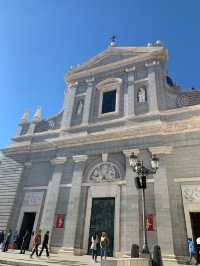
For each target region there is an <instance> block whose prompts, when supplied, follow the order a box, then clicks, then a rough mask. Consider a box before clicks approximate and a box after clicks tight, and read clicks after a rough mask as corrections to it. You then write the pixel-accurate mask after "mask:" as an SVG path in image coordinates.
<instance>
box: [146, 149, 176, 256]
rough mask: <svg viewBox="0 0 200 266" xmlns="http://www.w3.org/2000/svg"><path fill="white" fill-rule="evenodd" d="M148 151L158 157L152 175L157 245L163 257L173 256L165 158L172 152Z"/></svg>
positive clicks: (164, 150) (166, 150)
mask: <svg viewBox="0 0 200 266" xmlns="http://www.w3.org/2000/svg"><path fill="white" fill-rule="evenodd" d="M149 150H150V151H151V153H152V154H156V155H158V157H159V169H158V170H157V173H156V174H154V193H155V206H156V224H157V238H158V245H159V246H160V247H161V250H162V254H163V255H171V256H173V255H174V244H173V231H172V219H171V213H170V195H169V187H168V181H167V178H168V177H167V165H166V156H167V155H169V154H170V153H171V152H172V147H167V146H165V147H154V148H150V149H149Z"/></svg>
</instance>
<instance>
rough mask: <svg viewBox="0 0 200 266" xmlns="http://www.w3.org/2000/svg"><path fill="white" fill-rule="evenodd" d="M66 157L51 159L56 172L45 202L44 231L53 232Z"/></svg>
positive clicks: (42, 222)
mask: <svg viewBox="0 0 200 266" xmlns="http://www.w3.org/2000/svg"><path fill="white" fill-rule="evenodd" d="M66 159H67V158H66V157H57V158H55V159H53V160H52V161H51V163H52V164H53V165H54V172H53V175H52V179H51V180H50V181H49V185H48V189H47V194H46V199H45V203H44V209H43V214H42V220H41V229H42V231H43V233H45V231H47V230H49V231H50V232H52V229H53V224H54V219H55V212H56V206H57V201H58V196H59V191H60V183H61V178H62V174H63V165H64V163H65V162H66Z"/></svg>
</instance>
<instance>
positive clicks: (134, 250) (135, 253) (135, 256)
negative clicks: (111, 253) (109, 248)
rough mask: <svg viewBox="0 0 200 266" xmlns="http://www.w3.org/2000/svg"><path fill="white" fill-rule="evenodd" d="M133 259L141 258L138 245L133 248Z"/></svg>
mask: <svg viewBox="0 0 200 266" xmlns="http://www.w3.org/2000/svg"><path fill="white" fill-rule="evenodd" d="M131 258H139V246H138V245H137V244H133V245H132V246H131Z"/></svg>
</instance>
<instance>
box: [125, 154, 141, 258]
mask: <svg viewBox="0 0 200 266" xmlns="http://www.w3.org/2000/svg"><path fill="white" fill-rule="evenodd" d="M132 152H134V153H135V154H138V153H139V150H138V149H135V150H124V151H123V153H124V154H125V156H126V197H125V198H126V202H125V204H124V216H125V217H124V219H125V221H124V238H125V239H124V241H123V242H124V245H125V246H124V249H125V252H126V253H129V254H130V251H131V245H132V244H138V245H139V206H138V190H137V188H136V187H135V182H134V178H135V177H136V174H135V173H134V172H133V170H132V168H131V167H130V165H129V157H130V155H131V153H132Z"/></svg>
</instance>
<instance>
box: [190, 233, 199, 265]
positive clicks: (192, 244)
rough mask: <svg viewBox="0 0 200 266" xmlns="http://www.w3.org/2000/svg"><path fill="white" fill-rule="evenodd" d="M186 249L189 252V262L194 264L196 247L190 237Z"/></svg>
mask: <svg viewBox="0 0 200 266" xmlns="http://www.w3.org/2000/svg"><path fill="white" fill-rule="evenodd" d="M188 250H189V254H190V259H189V264H196V262H197V260H196V248H195V244H194V241H193V240H192V238H188Z"/></svg>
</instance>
